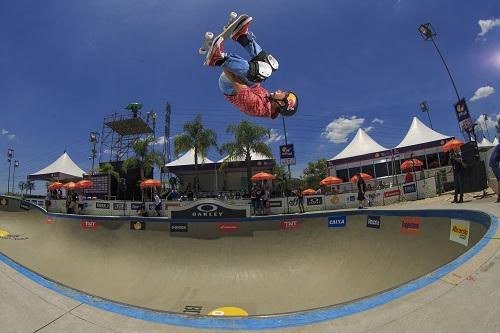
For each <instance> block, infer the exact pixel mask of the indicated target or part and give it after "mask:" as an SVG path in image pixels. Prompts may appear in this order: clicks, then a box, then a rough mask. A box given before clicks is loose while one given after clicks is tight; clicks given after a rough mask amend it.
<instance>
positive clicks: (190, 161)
mask: <svg viewBox="0 0 500 333" xmlns="http://www.w3.org/2000/svg"><path fill="white" fill-rule="evenodd" d="M209 163H214V162H213V161H212V160H210V159H208V158H206V157H205V158H203V157H202V156H201V155H200V154H198V164H209ZM181 165H194V149H190V150H189V151H187V152H186V153H185V154H184V155H182V156H181V157H179V158H178V159H176V160H175V161H172V162H170V163H167V164H166V165H165V166H166V167H167V168H168V167H176V166H181Z"/></svg>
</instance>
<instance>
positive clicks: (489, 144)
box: [477, 138, 495, 148]
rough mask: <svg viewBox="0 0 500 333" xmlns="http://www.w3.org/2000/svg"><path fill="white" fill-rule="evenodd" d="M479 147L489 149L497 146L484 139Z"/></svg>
mask: <svg viewBox="0 0 500 333" xmlns="http://www.w3.org/2000/svg"><path fill="white" fill-rule="evenodd" d="M477 146H478V147H479V148H488V147H494V146H495V145H494V144H493V143H491V142H490V141H489V140H488V139H486V138H483V140H481V142H479V143H478V144H477Z"/></svg>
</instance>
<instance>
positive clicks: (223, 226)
mask: <svg viewBox="0 0 500 333" xmlns="http://www.w3.org/2000/svg"><path fill="white" fill-rule="evenodd" d="M217 229H219V231H220V232H236V231H239V230H240V224H239V223H236V222H226V223H219V224H217Z"/></svg>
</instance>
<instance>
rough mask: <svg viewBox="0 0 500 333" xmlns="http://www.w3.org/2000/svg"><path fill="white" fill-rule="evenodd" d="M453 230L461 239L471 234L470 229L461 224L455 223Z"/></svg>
mask: <svg viewBox="0 0 500 333" xmlns="http://www.w3.org/2000/svg"><path fill="white" fill-rule="evenodd" d="M452 230H453V234H454V235H455V236H456V237H459V238H461V239H466V238H467V235H468V234H469V230H467V229H466V228H460V226H458V225H454V226H453V229H452Z"/></svg>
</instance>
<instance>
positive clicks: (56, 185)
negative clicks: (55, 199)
mask: <svg viewBox="0 0 500 333" xmlns="http://www.w3.org/2000/svg"><path fill="white" fill-rule="evenodd" d="M61 187H63V183H60V182H53V183H51V184H50V185H49V187H48V189H49V190H51V191H52V190H58V189H60V188H61Z"/></svg>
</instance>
